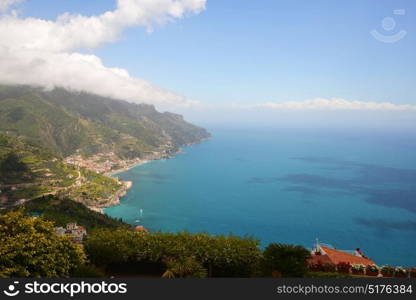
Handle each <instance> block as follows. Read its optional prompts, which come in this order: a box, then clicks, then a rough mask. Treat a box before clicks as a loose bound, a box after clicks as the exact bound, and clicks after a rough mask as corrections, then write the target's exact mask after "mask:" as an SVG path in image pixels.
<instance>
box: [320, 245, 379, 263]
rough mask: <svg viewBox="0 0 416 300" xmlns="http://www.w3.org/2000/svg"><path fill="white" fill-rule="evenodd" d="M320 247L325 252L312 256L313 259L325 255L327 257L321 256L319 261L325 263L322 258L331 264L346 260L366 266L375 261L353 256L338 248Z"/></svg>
mask: <svg viewBox="0 0 416 300" xmlns="http://www.w3.org/2000/svg"><path fill="white" fill-rule="evenodd" d="M320 247H321V248H322V250H323V251H325V253H326V254H323V255H316V256H314V260H315V259H319V257H321V258H322V257H323V256H326V257H327V258H325V259H323V258H322V260H321V263H325V262H324V261H323V260H326V261H327V260H329V261H330V262H331V263H333V264H338V263H340V262H346V263H350V264H363V265H366V266H367V265H375V263H374V262H373V261H372V260H371V259H369V258H364V257H359V256H355V255H352V254H349V253H347V252H344V251H340V250H336V249H332V248H328V247H324V246H320ZM315 257H316V258H315Z"/></svg>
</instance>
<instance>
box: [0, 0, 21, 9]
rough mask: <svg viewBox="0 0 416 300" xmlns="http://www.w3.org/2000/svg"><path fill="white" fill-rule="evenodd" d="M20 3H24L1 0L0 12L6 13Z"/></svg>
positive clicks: (19, 0)
mask: <svg viewBox="0 0 416 300" xmlns="http://www.w3.org/2000/svg"><path fill="white" fill-rule="evenodd" d="M19 2H23V0H0V11H5V10H7V9H9V8H10V7H11V6H13V5H15V4H17V3H19Z"/></svg>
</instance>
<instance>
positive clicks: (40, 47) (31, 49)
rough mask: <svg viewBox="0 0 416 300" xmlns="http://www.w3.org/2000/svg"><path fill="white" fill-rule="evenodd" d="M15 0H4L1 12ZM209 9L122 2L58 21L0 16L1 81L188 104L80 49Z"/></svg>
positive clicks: (197, 2) (169, 2)
mask: <svg viewBox="0 0 416 300" xmlns="http://www.w3.org/2000/svg"><path fill="white" fill-rule="evenodd" d="M16 2H17V1H10V0H7V1H4V0H3V1H2V2H0V5H1V6H0V8H2V9H3V10H5V9H7V8H8V7H10V5H12V4H15V3H16ZM204 9H205V0H152V1H147V0H118V1H117V8H116V9H115V10H114V11H107V12H105V13H103V14H101V15H98V16H91V17H87V16H83V15H72V14H68V13H65V14H63V15H60V16H58V17H57V19H56V20H55V21H49V20H42V19H37V18H20V17H19V16H18V15H17V14H16V12H15V11H12V12H10V13H6V14H3V15H1V16H0V82H1V83H7V84H30V85H40V86H44V87H47V88H52V87H54V86H60V87H64V88H68V89H71V90H82V91H88V92H93V93H96V94H99V95H103V96H110V97H114V98H121V99H125V100H129V101H133V102H145V103H152V104H156V105H162V106H165V105H167V106H171V105H178V106H189V105H192V104H193V103H194V102H193V101H190V100H188V99H186V98H185V97H184V96H182V95H178V94H176V93H174V92H171V91H168V90H165V89H163V88H160V87H157V86H155V85H153V84H152V83H150V82H148V81H145V80H143V79H139V78H134V77H132V76H130V75H129V73H128V71H127V70H124V69H119V68H108V67H106V66H105V65H104V64H103V62H102V61H101V59H100V58H99V57H97V56H95V55H92V54H82V53H80V52H79V51H80V50H93V49H95V48H97V47H99V46H102V45H103V44H106V43H110V42H116V41H117V39H118V38H119V37H120V35H121V33H122V32H123V30H124V29H126V28H128V27H135V26H141V27H145V28H146V29H147V31H149V32H150V31H152V30H153V26H159V25H162V24H165V23H168V22H172V21H174V20H176V19H181V18H184V17H185V16H188V15H192V14H199V13H200V12H201V11H203V10H204Z"/></svg>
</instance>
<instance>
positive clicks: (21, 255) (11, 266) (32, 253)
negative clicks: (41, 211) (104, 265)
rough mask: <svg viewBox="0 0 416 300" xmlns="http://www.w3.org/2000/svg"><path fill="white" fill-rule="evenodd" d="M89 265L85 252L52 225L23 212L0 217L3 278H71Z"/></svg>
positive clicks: (0, 250)
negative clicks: (74, 273) (78, 270)
mask: <svg viewBox="0 0 416 300" xmlns="http://www.w3.org/2000/svg"><path fill="white" fill-rule="evenodd" d="M85 262H86V255H85V253H84V251H83V250H82V248H81V247H80V246H78V245H77V244H74V243H73V242H71V241H70V240H69V239H68V238H67V237H63V236H58V235H57V234H55V231H54V228H53V223H51V222H48V221H45V220H43V219H42V218H32V217H27V216H25V215H24V213H23V211H21V210H19V211H11V212H9V213H7V214H5V215H1V216H0V277H68V276H70V274H71V272H72V271H73V270H75V269H76V268H77V267H79V266H80V265H82V264H84V263H85Z"/></svg>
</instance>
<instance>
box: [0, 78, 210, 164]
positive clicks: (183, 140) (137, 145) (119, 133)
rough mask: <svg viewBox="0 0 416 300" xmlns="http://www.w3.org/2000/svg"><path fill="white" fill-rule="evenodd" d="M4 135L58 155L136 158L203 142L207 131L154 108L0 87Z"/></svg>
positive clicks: (0, 129) (87, 96) (59, 92)
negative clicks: (103, 155) (104, 155)
mask: <svg viewBox="0 0 416 300" xmlns="http://www.w3.org/2000/svg"><path fill="white" fill-rule="evenodd" d="M0 132H4V133H7V134H8V135H11V136H21V137H24V138H25V139H26V140H28V141H32V142H34V143H36V144H38V145H41V146H43V147H46V148H48V149H49V150H50V151H52V152H53V153H54V154H56V155H59V156H68V155H71V154H74V153H75V152H76V151H77V150H80V151H81V153H83V154H85V155H90V154H93V153H98V152H110V151H112V152H115V153H117V154H118V155H119V156H120V157H122V158H134V157H141V156H143V155H145V154H146V153H147V152H148V151H157V150H158V149H162V148H164V149H166V147H167V145H170V146H169V147H168V148H169V149H171V150H172V151H174V150H176V149H177V148H178V147H179V146H181V145H184V144H188V143H194V142H198V141H200V140H201V139H202V138H206V137H208V136H209V134H208V133H207V131H206V130H205V129H202V128H199V127H196V126H194V125H192V124H189V123H187V122H185V121H184V120H183V118H182V117H181V116H179V115H176V114H172V113H160V112H158V111H156V109H155V108H154V107H153V106H151V105H146V104H133V103H129V102H126V101H121V100H113V99H110V98H105V97H100V96H96V95H92V94H88V93H77V92H69V91H66V90H64V89H55V90H52V91H43V90H41V89H39V88H33V87H28V86H0Z"/></svg>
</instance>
